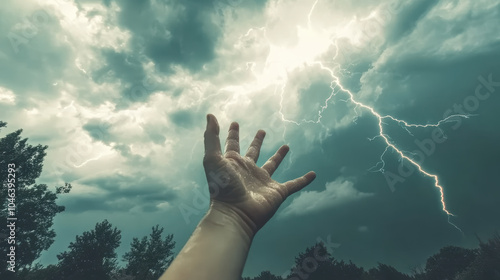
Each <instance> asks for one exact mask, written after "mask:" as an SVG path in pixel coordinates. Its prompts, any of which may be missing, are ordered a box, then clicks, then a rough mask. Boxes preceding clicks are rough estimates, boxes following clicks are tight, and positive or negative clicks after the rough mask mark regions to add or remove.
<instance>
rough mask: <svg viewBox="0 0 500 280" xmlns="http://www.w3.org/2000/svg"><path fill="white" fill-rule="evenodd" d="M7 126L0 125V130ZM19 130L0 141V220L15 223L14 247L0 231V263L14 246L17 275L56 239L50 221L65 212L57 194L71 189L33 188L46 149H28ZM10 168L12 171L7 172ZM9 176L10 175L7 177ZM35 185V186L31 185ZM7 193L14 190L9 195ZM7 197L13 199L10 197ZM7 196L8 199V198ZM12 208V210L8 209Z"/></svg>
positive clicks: (1, 275)
mask: <svg viewBox="0 0 500 280" xmlns="http://www.w3.org/2000/svg"><path fill="white" fill-rule="evenodd" d="M6 125H7V123H5V122H1V121H0V128H3V127H5V126H6ZM21 133H22V129H19V130H17V131H15V132H12V133H9V134H8V135H6V136H5V137H3V138H1V139H0V180H1V181H2V185H1V191H0V201H1V210H0V217H1V218H2V220H4V221H6V220H7V218H8V217H9V218H17V220H15V244H11V243H8V240H7V238H6V237H7V236H9V235H10V233H11V231H10V229H9V228H7V227H5V226H2V227H0V238H1V239H2V241H1V246H0V262H1V263H3V264H6V262H7V254H8V253H10V252H8V251H7V250H9V251H10V246H12V245H15V255H16V256H15V258H16V259H15V262H16V271H18V270H24V269H29V268H30V267H31V265H32V263H33V261H34V260H36V259H37V258H38V257H40V254H41V252H42V251H44V250H47V249H48V248H49V247H50V245H52V243H53V242H54V238H55V236H56V234H55V232H54V230H53V229H51V227H52V224H53V218H54V216H55V215H56V214H57V213H60V212H62V211H64V206H59V205H57V204H56V199H57V194H60V193H68V192H69V191H70V189H71V185H70V184H68V183H66V184H65V186H64V187H59V188H56V192H55V193H54V192H51V191H49V190H48V187H47V185H44V184H35V180H36V179H37V178H38V177H39V176H40V174H41V172H42V167H43V159H44V157H45V155H46V153H45V150H46V149H47V146H41V145H37V146H31V145H29V144H27V141H28V139H27V138H24V139H21ZM9 167H11V168H9ZM9 174H10V175H9ZM34 184H35V185H34ZM8 189H13V191H9V192H8ZM10 195H15V196H14V197H11V196H10ZM8 196H9V197H8ZM7 198H10V199H12V200H11V201H10V202H11V203H14V204H15V210H13V211H11V210H9V209H8V208H9V207H8V205H9V201H8V200H7ZM11 208H13V207H11ZM3 267H4V268H2V269H1V270H0V278H1V279H5V278H4V277H6V275H8V274H6V273H12V272H9V271H6V268H7V266H5V265H4V266H3Z"/></svg>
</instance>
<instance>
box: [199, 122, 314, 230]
mask: <svg viewBox="0 0 500 280" xmlns="http://www.w3.org/2000/svg"><path fill="white" fill-rule="evenodd" d="M265 134H266V133H265V131H263V130H259V131H258V132H257V134H256V135H255V138H254V140H253V141H252V143H251V145H250V147H249V148H248V151H247V153H246V155H245V156H241V155H240V144H239V125H238V123H236V122H233V123H231V125H230V127H229V135H228V137H227V141H226V147H225V150H226V152H225V153H224V155H223V154H222V151H221V145H220V139H219V124H218V122H217V119H216V118H215V116H214V115H212V114H208V115H207V127H206V131H205V157H204V159H203V166H204V167H205V174H206V176H207V181H208V186H209V191H210V196H211V198H210V208H211V209H215V210H218V211H220V212H222V213H224V214H227V215H230V216H231V217H232V218H236V220H237V221H238V222H239V223H242V226H244V227H245V228H249V229H250V230H251V233H253V234H256V233H257V231H258V230H259V229H261V228H262V227H263V226H264V224H265V223H266V222H267V221H269V220H270V219H271V217H272V216H273V215H274V213H276V211H277V210H278V208H279V206H280V205H281V203H283V201H284V200H285V199H286V198H287V197H288V196H290V195H291V194H293V193H295V192H297V191H299V190H301V189H302V188H304V187H305V186H307V185H308V184H309V183H311V182H312V181H313V180H314V179H315V178H316V174H315V173H314V172H312V171H311V172H309V173H307V174H305V175H304V176H302V177H299V178H297V179H295V180H290V181H288V182H286V183H278V182H276V181H274V180H273V179H271V176H272V175H273V173H274V171H276V169H277V168H278V166H279V165H280V163H281V161H282V160H283V158H284V157H285V155H286V154H287V152H288V150H289V147H288V146H287V145H283V146H281V147H280V148H279V149H278V151H277V152H276V153H275V154H274V155H273V156H272V157H271V158H270V159H269V160H268V161H267V162H266V163H265V164H264V165H263V166H262V167H258V166H257V165H256V162H257V159H258V158H259V153H260V148H261V146H262V142H263V140H264V136H265Z"/></svg>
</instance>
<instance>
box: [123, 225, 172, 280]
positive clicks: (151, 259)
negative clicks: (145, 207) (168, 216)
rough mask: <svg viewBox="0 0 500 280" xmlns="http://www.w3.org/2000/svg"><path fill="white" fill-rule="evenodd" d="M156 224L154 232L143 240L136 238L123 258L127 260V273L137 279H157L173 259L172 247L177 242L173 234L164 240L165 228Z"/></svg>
mask: <svg viewBox="0 0 500 280" xmlns="http://www.w3.org/2000/svg"><path fill="white" fill-rule="evenodd" d="M158 227H159V225H156V226H155V227H153V228H152V233H151V234H150V235H149V238H148V237H147V236H144V237H143V238H142V239H141V240H139V239H138V238H134V239H133V241H132V243H131V244H130V247H131V248H130V251H129V252H127V253H125V255H124V256H123V260H124V261H127V265H126V267H125V273H126V274H127V275H132V276H134V277H135V278H136V279H143V280H156V279H158V278H159V277H160V276H161V275H162V274H163V272H165V270H166V269H167V267H168V266H169V265H170V263H171V262H172V260H173V252H172V249H173V248H174V247H175V242H173V241H172V238H173V235H172V234H170V235H167V237H165V239H163V240H162V233H163V228H158Z"/></svg>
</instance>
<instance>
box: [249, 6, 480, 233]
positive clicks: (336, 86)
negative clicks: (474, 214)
mask: <svg viewBox="0 0 500 280" xmlns="http://www.w3.org/2000/svg"><path fill="white" fill-rule="evenodd" d="M318 2H319V0H316V1H315V2H314V3H313V5H312V7H311V8H310V10H309V12H308V14H307V28H308V29H307V32H310V33H313V32H314V30H313V28H312V21H311V18H312V16H313V13H314V9H315V8H316V6H317V4H318ZM351 22H352V21H351ZM265 28H266V27H263V28H260V29H264V34H265V38H266V39H267V42H268V43H269V44H270V46H271V42H270V40H269V39H268V38H267V34H266V32H265ZM254 30H257V28H251V29H249V30H248V31H247V32H246V34H245V35H244V36H242V37H245V36H249V34H250V33H251V32H252V31H254ZM337 39H338V38H337ZM337 39H335V40H330V47H332V46H333V47H334V48H335V54H334V55H333V58H332V60H331V61H332V62H333V61H335V59H336V58H337V57H338V55H339V47H338V44H337ZM270 55H271V54H269V55H268V57H267V59H266V66H269V61H272V59H270V57H269V56H270ZM295 55H296V56H300V54H297V53H295ZM303 63H304V64H306V65H309V66H310V65H317V66H319V67H320V69H321V70H322V71H325V72H326V73H327V74H328V75H329V77H330V78H331V82H330V88H331V90H332V91H331V94H330V95H329V96H328V98H326V99H325V102H324V105H322V106H321V108H320V110H319V111H318V115H317V118H316V119H315V120H306V119H302V120H300V121H296V120H290V119H287V118H286V117H285V114H284V113H283V101H284V95H285V91H286V90H285V89H286V86H287V83H288V75H286V74H285V75H284V77H285V78H284V81H283V82H282V83H281V86H279V85H277V86H276V87H275V94H276V92H277V91H279V92H280V101H279V116H280V117H281V121H282V122H284V123H291V124H294V125H297V126H300V125H301V124H304V123H315V124H320V125H323V124H322V123H321V118H322V117H323V115H322V113H323V112H324V111H325V110H326V109H328V103H329V102H330V101H331V100H332V98H333V97H334V96H335V95H336V94H338V93H340V92H342V93H344V94H347V99H346V100H343V101H346V102H350V103H351V104H354V105H355V107H354V111H355V113H356V117H355V118H354V119H353V122H355V121H356V118H357V117H358V116H359V113H358V111H357V110H358V109H362V110H364V111H367V112H369V113H370V114H371V115H372V116H373V117H375V118H376V119H377V122H378V135H376V136H375V137H373V138H372V139H370V140H374V139H375V138H381V139H382V142H383V143H384V144H385V149H384V152H383V153H382V154H381V156H380V162H379V163H377V165H376V166H375V167H377V166H379V165H381V167H380V168H379V169H378V170H377V171H379V172H382V173H383V172H385V171H384V167H385V161H384V156H385V154H386V153H387V152H388V151H389V150H392V151H394V152H396V153H397V154H398V155H399V157H400V158H401V160H407V161H408V162H409V163H411V164H412V165H413V166H415V167H416V168H417V169H418V171H419V172H420V173H421V174H423V175H424V176H426V177H429V178H431V179H432V180H433V181H434V187H435V188H437V190H438V191H439V195H440V202H441V207H442V211H443V212H444V213H445V214H446V216H447V220H448V223H449V224H450V225H451V226H453V227H454V228H455V229H457V230H458V231H460V232H461V233H462V235H463V234H464V233H463V231H462V230H461V229H460V228H459V227H458V226H457V225H456V224H454V223H453V222H452V221H451V220H450V219H451V217H454V216H455V215H454V214H453V213H452V212H451V211H449V210H448V207H447V205H446V202H445V195H444V187H443V186H442V185H441V183H440V181H439V177H438V175H436V174H433V173H430V172H428V171H427V170H425V169H424V168H423V167H422V166H421V165H420V164H419V163H417V162H416V161H415V160H413V159H412V158H411V157H409V156H408V155H407V154H405V152H403V151H402V150H401V149H400V148H398V147H397V146H396V144H394V143H393V142H391V141H390V140H389V137H388V136H387V134H386V133H385V131H384V125H387V124H386V123H385V122H384V121H393V122H395V123H397V124H399V125H400V126H401V127H402V128H404V129H405V130H406V131H407V132H408V133H409V134H410V135H413V134H412V133H411V131H410V130H409V129H410V128H429V127H438V128H439V127H440V125H442V124H443V123H446V122H448V121H451V120H452V119H455V118H469V117H470V116H472V115H463V114H455V115H450V116H448V117H446V118H444V119H442V120H439V121H438V122H436V123H428V124H413V123H408V122H406V121H404V120H400V119H398V118H396V117H393V116H391V115H382V114H381V113H379V112H377V111H376V110H375V109H374V108H373V107H372V106H369V105H367V104H364V103H362V102H360V101H358V100H357V99H356V97H355V94H354V93H353V92H351V91H350V90H349V89H348V88H346V87H345V86H344V85H343V84H342V81H341V79H340V77H339V75H337V74H336V72H335V69H336V68H338V69H339V70H340V71H341V70H342V67H341V66H340V64H339V63H334V64H337V65H336V67H333V68H329V67H327V66H325V63H324V62H322V61H316V60H308V61H303ZM248 65H251V66H252V67H251V71H252V73H254V72H253V66H254V65H255V63H253V62H247V66H248ZM283 72H286V71H283ZM255 74H256V73H254V75H255ZM255 76H257V75H255ZM323 127H324V125H323ZM285 133H286V126H285V130H284V132H283V137H285ZM372 169H373V168H372Z"/></svg>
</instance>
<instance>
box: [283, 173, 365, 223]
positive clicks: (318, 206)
mask: <svg viewBox="0 0 500 280" xmlns="http://www.w3.org/2000/svg"><path fill="white" fill-rule="evenodd" d="M325 187H326V189H325V190H323V191H306V190H303V191H301V192H300V194H299V196H298V197H296V198H294V199H293V201H292V203H290V205H288V206H287V207H286V208H285V209H284V210H283V211H282V212H281V213H280V215H279V216H278V217H279V218H284V217H288V216H301V215H306V214H310V213H313V212H318V211H322V210H325V209H329V208H333V207H337V206H340V205H343V204H348V203H352V202H354V201H357V200H360V199H363V198H366V197H370V196H373V194H372V193H363V192H360V191H358V190H356V189H355V188H354V184H353V183H352V182H351V181H348V180H345V179H343V178H338V179H336V180H335V181H332V182H328V183H326V186H325Z"/></svg>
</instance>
